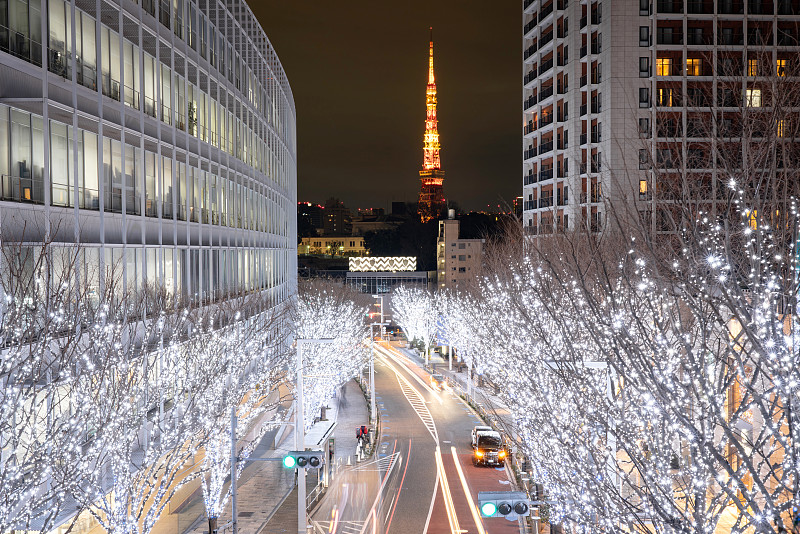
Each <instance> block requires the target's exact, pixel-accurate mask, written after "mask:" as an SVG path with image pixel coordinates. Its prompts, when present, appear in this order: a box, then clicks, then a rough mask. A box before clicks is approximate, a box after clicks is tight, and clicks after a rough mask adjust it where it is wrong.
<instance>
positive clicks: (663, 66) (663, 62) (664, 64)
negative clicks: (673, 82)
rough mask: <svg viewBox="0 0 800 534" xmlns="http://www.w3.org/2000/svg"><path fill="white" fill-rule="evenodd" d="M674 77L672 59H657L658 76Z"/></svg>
mask: <svg viewBox="0 0 800 534" xmlns="http://www.w3.org/2000/svg"><path fill="white" fill-rule="evenodd" d="M671 75H672V58H671V57H660V58H658V59H656V76H671Z"/></svg>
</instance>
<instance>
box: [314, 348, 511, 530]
mask: <svg viewBox="0 0 800 534" xmlns="http://www.w3.org/2000/svg"><path fill="white" fill-rule="evenodd" d="M378 354H379V355H378V358H377V359H376V364H375V384H376V400H377V402H378V408H379V410H380V413H381V420H382V425H383V428H382V435H381V437H380V442H379V445H378V454H377V456H376V458H375V459H374V460H372V461H368V462H364V463H363V464H361V465H359V466H358V467H357V468H354V469H352V470H350V471H349V472H347V473H346V474H345V475H344V477H342V479H340V480H341V483H340V484H339V485H337V487H336V488H332V491H329V492H328V495H326V497H325V499H324V500H323V502H322V503H321V504H320V506H319V507H318V508H317V510H316V512H315V514H314V516H313V519H314V521H315V522H316V524H317V525H318V527H319V528H318V532H326V533H347V534H356V533H360V534H365V533H380V534H406V533H422V534H425V533H430V534H439V533H451V534H455V533H458V532H466V533H476V534H483V533H488V534H518V533H519V532H520V530H519V525H518V523H517V522H516V521H513V522H512V521H507V520H505V519H502V518H491V519H482V518H480V515H479V513H478V510H477V506H476V505H477V495H478V492H479V491H507V490H508V489H509V488H510V485H509V480H508V474H507V472H506V470H505V469H503V468H500V469H495V468H488V467H475V466H473V465H472V449H471V446H470V431H471V429H472V427H473V426H474V425H476V424H480V422H479V420H478V418H477V416H476V415H474V414H473V412H472V411H471V410H470V409H469V408H468V407H467V405H466V404H465V403H464V402H462V401H461V399H459V398H458V397H457V396H456V395H454V394H453V393H452V392H449V391H444V392H439V391H436V390H434V389H432V388H431V387H430V386H429V383H428V374H427V373H426V372H424V371H423V370H422V369H420V368H419V367H418V366H417V365H416V364H414V363H413V362H411V361H410V360H409V359H408V358H406V357H405V356H403V355H402V354H400V353H399V352H397V351H395V350H394V349H389V348H384V347H380V348H379V349H378Z"/></svg>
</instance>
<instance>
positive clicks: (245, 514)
mask: <svg viewBox="0 0 800 534" xmlns="http://www.w3.org/2000/svg"><path fill="white" fill-rule="evenodd" d="M253 514H255V512H239V513H238V516H239V517H253Z"/></svg>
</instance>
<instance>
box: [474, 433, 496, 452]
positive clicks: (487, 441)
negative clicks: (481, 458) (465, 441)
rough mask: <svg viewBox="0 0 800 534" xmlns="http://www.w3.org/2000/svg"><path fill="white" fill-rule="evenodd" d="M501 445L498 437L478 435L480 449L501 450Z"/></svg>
mask: <svg viewBox="0 0 800 534" xmlns="http://www.w3.org/2000/svg"><path fill="white" fill-rule="evenodd" d="M500 445H501V443H500V438H499V437H498V436H491V435H489V436H487V435H486V434H480V435H478V448H479V449H499V448H500Z"/></svg>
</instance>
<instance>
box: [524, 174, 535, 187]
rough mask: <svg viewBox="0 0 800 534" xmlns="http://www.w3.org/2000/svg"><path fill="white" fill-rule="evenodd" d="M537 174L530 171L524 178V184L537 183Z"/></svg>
mask: <svg viewBox="0 0 800 534" xmlns="http://www.w3.org/2000/svg"><path fill="white" fill-rule="evenodd" d="M536 176H537V175H536V174H534V173H533V172H529V173H528V174H526V175H525V178H524V180H523V183H524V185H531V184H535V183H536Z"/></svg>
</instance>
